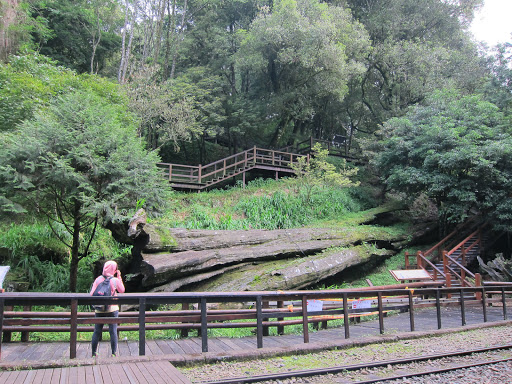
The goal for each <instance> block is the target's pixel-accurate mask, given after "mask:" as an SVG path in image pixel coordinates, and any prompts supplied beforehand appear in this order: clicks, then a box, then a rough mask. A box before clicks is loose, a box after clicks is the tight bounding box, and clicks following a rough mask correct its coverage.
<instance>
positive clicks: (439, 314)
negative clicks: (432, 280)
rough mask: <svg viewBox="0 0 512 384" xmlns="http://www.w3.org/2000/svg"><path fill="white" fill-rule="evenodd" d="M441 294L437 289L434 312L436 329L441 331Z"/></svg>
mask: <svg viewBox="0 0 512 384" xmlns="http://www.w3.org/2000/svg"><path fill="white" fill-rule="evenodd" d="M440 296H441V292H440V291H439V288H437V289H436V311H437V329H441V300H440Z"/></svg>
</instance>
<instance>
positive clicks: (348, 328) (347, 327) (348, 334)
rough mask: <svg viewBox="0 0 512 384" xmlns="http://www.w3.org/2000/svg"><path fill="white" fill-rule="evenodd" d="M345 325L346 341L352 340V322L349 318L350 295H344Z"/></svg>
mask: <svg viewBox="0 0 512 384" xmlns="http://www.w3.org/2000/svg"><path fill="white" fill-rule="evenodd" d="M343 325H344V326H345V339H348V338H350V320H349V317H348V295H347V294H346V293H344V294H343Z"/></svg>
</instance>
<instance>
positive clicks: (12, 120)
mask: <svg viewBox="0 0 512 384" xmlns="http://www.w3.org/2000/svg"><path fill="white" fill-rule="evenodd" d="M80 89H81V90H84V91H87V92H91V93H94V94H96V95H98V96H101V97H103V98H104V102H105V103H106V104H122V103H123V96H122V94H120V92H119V89H118V87H117V85H116V84H114V83H112V82H110V81H108V80H106V79H102V78H100V77H97V76H89V75H82V76H78V75H77V74H76V73H75V72H73V71H71V70H69V69H66V68H64V67H61V66H57V64H56V62H55V61H52V60H51V59H49V58H47V57H45V56H42V55H39V54H31V55H24V56H13V57H11V59H10V62H9V63H8V64H0V131H12V130H14V129H15V128H16V126H17V125H19V124H20V123H21V122H22V121H24V120H27V119H30V118H32V117H33V116H34V113H35V111H37V110H39V109H44V108H47V107H48V106H49V105H50V104H51V102H52V101H53V100H54V99H55V98H58V97H59V96H61V95H63V94H66V93H67V92H70V91H72V90H80Z"/></svg>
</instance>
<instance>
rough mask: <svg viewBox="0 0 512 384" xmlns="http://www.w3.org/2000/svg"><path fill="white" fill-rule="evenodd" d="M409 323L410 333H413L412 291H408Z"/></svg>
mask: <svg viewBox="0 0 512 384" xmlns="http://www.w3.org/2000/svg"><path fill="white" fill-rule="evenodd" d="M409 323H410V325H411V332H414V300H413V296H412V291H411V290H410V289H409Z"/></svg>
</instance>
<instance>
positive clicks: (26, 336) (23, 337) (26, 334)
mask: <svg viewBox="0 0 512 384" xmlns="http://www.w3.org/2000/svg"><path fill="white" fill-rule="evenodd" d="M23 310H24V311H27V312H28V311H31V310H32V306H31V305H24V306H23ZM29 339H30V332H21V338H20V340H21V341H23V342H24V343H26V342H28V341H29Z"/></svg>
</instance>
